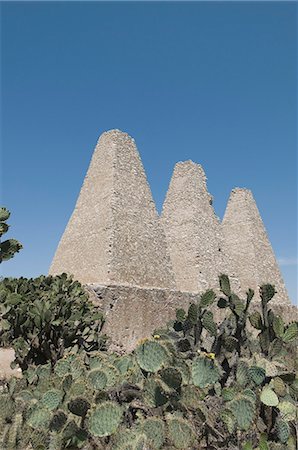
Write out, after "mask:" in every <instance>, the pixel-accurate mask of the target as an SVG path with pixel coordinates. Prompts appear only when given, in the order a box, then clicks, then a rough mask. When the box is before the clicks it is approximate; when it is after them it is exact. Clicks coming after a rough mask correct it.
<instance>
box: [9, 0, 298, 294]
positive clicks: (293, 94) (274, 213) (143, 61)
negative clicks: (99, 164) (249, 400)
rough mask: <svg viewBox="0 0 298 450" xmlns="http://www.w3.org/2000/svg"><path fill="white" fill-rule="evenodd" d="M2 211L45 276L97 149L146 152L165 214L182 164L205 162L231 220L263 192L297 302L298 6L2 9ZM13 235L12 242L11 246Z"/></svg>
mask: <svg viewBox="0 0 298 450" xmlns="http://www.w3.org/2000/svg"><path fill="white" fill-rule="evenodd" d="M1 33H2V36H1V38H2V48H1V58H2V60H1V78H2V79H1V81H2V90H1V109H2V111H1V112H2V116H1V123H2V143H1V148H2V152H1V160H2V161H1V162H2V166H3V170H2V189H1V202H2V204H4V205H6V206H7V207H8V208H9V209H10V210H11V211H12V216H11V219H10V224H11V230H10V233H9V236H10V237H15V238H18V239H19V240H20V241H21V242H22V243H23V245H24V250H23V251H22V252H21V253H20V254H18V255H17V256H16V257H15V258H14V259H12V260H11V261H9V262H7V263H5V264H2V268H1V269H2V274H3V275H9V276H21V275H23V276H37V275H39V274H41V273H46V272H47V270H48V267H49V264H50V261H51V259H52V257H53V254H54V251H55V249H56V246H57V244H58V241H59V238H60V236H61V234H62V232H63V230H64V227H65V225H66V223H67V221H68V218H69V216H70V214H71V212H72V210H73V207H74V204H75V201H76V198H77V195H78V192H79V190H80V187H81V184H82V181H83V178H84V175H85V172H86V170H87V167H88V164H89V161H90V158H91V155H92V152H93V148H94V145H95V143H96V140H97V138H98V136H99V135H100V134H101V133H102V132H103V131H105V130H108V129H111V128H119V129H121V130H123V131H127V132H128V133H129V134H131V135H132V136H133V137H134V138H135V139H136V142H137V145H138V148H139V151H140V153H141V157H142V160H143V163H144V166H145V169H146V172H147V176H148V179H149V182H150V185H151V189H152V192H153V196H154V199H155V201H156V204H157V208H158V210H160V209H161V205H162V202H163V199H164V196H165V193H166V190H167V187H168V183H169V180H170V177H171V174H172V170H173V167H174V164H175V163H176V162H177V161H181V160H186V159H192V160H193V161H196V162H198V163H201V164H202V165H203V167H204V169H205V171H206V174H207V177H208V188H209V191H210V192H211V193H212V195H213V196H214V199H215V201H214V206H215V210H216V213H217V214H218V215H219V216H220V217H221V218H222V216H223V213H224V209H225V205H226V202H227V200H228V197H229V193H230V191H231V189H232V188H233V187H236V186H240V187H247V188H250V189H252V191H253V193H254V196H255V199H256V201H257V204H258V207H259V209H260V212H261V214H262V217H263V220H264V223H265V226H266V228H267V230H268V234H269V237H270V240H271V242H272V245H273V248H274V250H275V253H276V255H277V257H278V258H279V259H280V260H281V263H282V264H281V269H282V272H283V275H284V278H285V280H286V284H287V287H288V290H289V293H290V296H291V298H292V300H293V301H296V298H297V280H296V279H297V275H296V273H297V234H296V230H297V187H296V185H297V154H296V151H297V67H296V61H297V4H296V3H292V2H249V3H241V2H239V3H238V2H230V3H227V2H223V3H213V2H212V3H206V2H196V3H194V2H191V3H187V2H181V3H168V2H166V3H157V2H148V3H141V2H137V3H136V2H133V3H126V2H120V3H114V2H113V3H112V2H110V3H103V2H90V3H88V2H77V3H71V2H60V3H54V2H49V3H43V2H31V3H26V2H20V3H16V2H7V3H5V2H2V3H1ZM7 236H8V235H7Z"/></svg>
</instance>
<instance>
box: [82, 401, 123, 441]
mask: <svg viewBox="0 0 298 450" xmlns="http://www.w3.org/2000/svg"><path fill="white" fill-rule="evenodd" d="M121 420H122V408H121V407H120V406H119V405H118V404H117V403H114V402H104V403H101V404H100V405H98V406H96V407H95V408H94V409H92V410H91V411H90V414H89V417H88V429H89V432H90V433H91V434H92V435H93V436H100V437H101V436H110V435H111V434H113V433H115V431H116V430H117V428H118V426H119V425H120V422H121Z"/></svg>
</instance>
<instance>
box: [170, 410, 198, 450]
mask: <svg viewBox="0 0 298 450" xmlns="http://www.w3.org/2000/svg"><path fill="white" fill-rule="evenodd" d="M167 426H168V436H169V439H170V441H171V442H172V443H173V445H174V447H176V448H189V447H191V446H192V445H193V444H194V442H195V438H196V435H195V431H194V430H193V428H192V427H191V425H190V424H189V423H188V422H187V421H186V420H184V419H181V418H180V417H179V418H178V417H177V418H176V417H171V418H167Z"/></svg>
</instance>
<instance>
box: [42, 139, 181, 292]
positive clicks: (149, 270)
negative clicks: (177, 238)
mask: <svg viewBox="0 0 298 450" xmlns="http://www.w3.org/2000/svg"><path fill="white" fill-rule="evenodd" d="M61 272H67V273H70V274H73V275H74V277H75V278H76V279H78V280H79V281H81V282H83V283H99V284H100V283H101V284H119V285H121V284H123V285H134V286H142V287H159V288H174V287H175V282H174V276H173V273H172V268H171V263H170V258H169V255H168V253H167V248H166V240H165V235H164V231H163V229H162V226H161V224H160V221H159V217H158V214H157V211H156V208H155V204H154V201H153V198H152V194H151V190H150V187H149V185H148V183H147V179H146V174H145V171H144V168H143V164H142V162H141V159H140V156H139V153H138V150H137V147H136V145H135V142H134V140H133V139H132V138H131V137H130V136H129V135H128V134H127V133H123V132H122V131H119V130H110V131H108V132H105V133H103V134H102V135H101V136H100V138H99V140H98V142H97V145H96V148H95V151H94V153H93V156H92V160H91V163H90V166H89V169H88V172H87V175H86V177H85V180H84V183H83V186H82V189H81V192H80V195H79V198H78V200H77V204H76V207H75V209H74V211H73V214H72V216H71V218H70V220H69V223H68V225H67V227H66V229H65V232H64V234H63V236H62V238H61V241H60V243H59V246H58V249H57V251H56V254H55V257H54V260H53V262H52V265H51V268H50V273H51V274H57V273H61Z"/></svg>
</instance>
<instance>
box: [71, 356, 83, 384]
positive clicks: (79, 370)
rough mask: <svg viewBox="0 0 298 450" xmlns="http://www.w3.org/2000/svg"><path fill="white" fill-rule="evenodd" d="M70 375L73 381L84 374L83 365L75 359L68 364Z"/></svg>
mask: <svg viewBox="0 0 298 450" xmlns="http://www.w3.org/2000/svg"><path fill="white" fill-rule="evenodd" d="M70 373H71V375H72V378H73V379H74V380H77V379H78V378H80V377H82V376H83V374H84V366H83V363H82V362H81V361H80V360H79V359H75V360H74V361H72V362H71V364H70Z"/></svg>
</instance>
